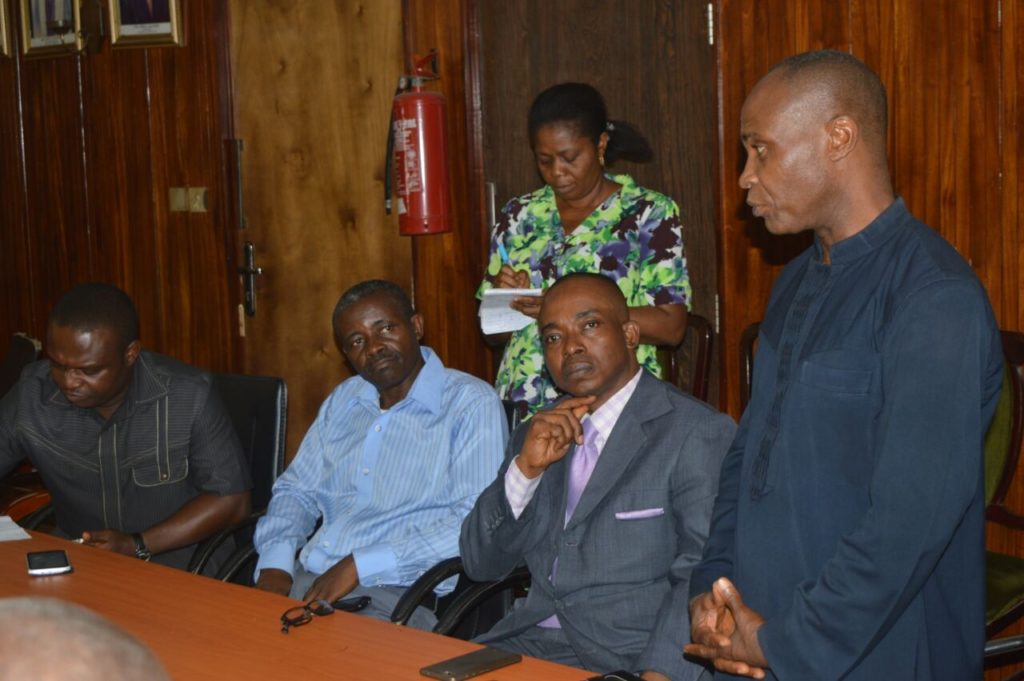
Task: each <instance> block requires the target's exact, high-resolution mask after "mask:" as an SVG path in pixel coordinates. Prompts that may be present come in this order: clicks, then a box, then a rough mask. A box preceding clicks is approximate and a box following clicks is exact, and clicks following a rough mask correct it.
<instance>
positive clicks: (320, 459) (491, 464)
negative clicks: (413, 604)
mask: <svg viewBox="0 0 1024 681" xmlns="http://www.w3.org/2000/svg"><path fill="white" fill-rule="evenodd" d="M333 324H334V333H335V336H336V338H337V340H338V343H339V345H340V346H341V349H342V351H343V353H344V354H345V357H346V359H347V360H348V361H349V363H350V364H351V365H352V368H353V369H354V370H355V371H356V373H357V374H358V375H357V376H353V377H352V378H349V379H348V380H346V381H344V382H343V383H342V384H341V385H339V386H338V387H337V388H335V390H334V392H332V393H331V395H330V396H329V397H328V398H327V400H326V401H325V402H324V404H323V406H321V408H320V413H319V415H318V416H317V418H316V421H314V423H313V425H312V427H311V428H310V429H309V431H308V432H307V433H306V437H305V438H304V439H303V441H302V444H301V445H300V446H299V451H298V454H297V455H296V457H295V459H294V461H292V463H291V465H290V466H289V467H288V469H287V470H286V471H285V472H284V473H283V474H282V475H281V477H280V478H278V479H277V482H275V483H274V495H273V498H272V499H271V502H270V506H269V508H268V509H267V514H266V515H265V516H264V517H263V518H261V519H260V522H259V525H258V526H257V528H256V537H255V544H256V550H257V551H258V552H259V554H260V559H259V563H258V564H257V566H256V576H257V584H256V585H257V586H258V587H259V588H261V589H265V590H267V591H273V592H276V593H280V594H284V595H290V596H291V597H292V598H303V599H306V600H308V599H313V598H322V599H325V600H327V601H332V602H333V601H335V600H336V599H339V598H341V597H343V596H346V595H349V594H351V595H352V596H363V595H366V596H370V597H371V599H372V601H371V603H370V606H369V607H368V608H366V609H365V610H363V611H362V612H364V613H366V614H370V615H373V616H376V617H380V618H382V619H386V618H387V617H388V616H389V615H390V614H391V610H392V609H393V607H394V604H395V602H396V601H397V600H398V597H399V596H401V594H402V592H403V591H404V587H406V586H408V585H410V584H411V583H412V582H413V581H415V580H416V578H417V577H419V576H420V575H421V574H423V572H425V571H426V570H427V569H428V568H429V567H431V566H432V565H433V564H434V563H436V562H438V561H440V560H442V559H444V558H448V557H450V556H454V555H457V554H458V550H459V528H460V526H461V524H462V519H463V518H464V517H465V516H466V514H467V513H469V511H470V509H471V508H472V507H473V503H474V502H475V501H476V498H477V496H478V495H479V494H480V491H481V490H482V489H483V488H484V487H486V486H487V484H488V483H489V482H490V481H491V479H493V477H494V475H495V472H496V471H497V470H498V466H499V465H500V464H501V460H502V453H503V451H504V447H505V442H506V440H507V439H508V428H507V425H506V421H505V417H504V412H503V410H502V408H501V403H500V401H499V400H498V397H497V395H496V393H495V392H494V390H493V389H492V388H491V387H490V386H489V385H488V384H486V383H484V382H483V381H481V380H479V379H476V378H474V377H472V376H469V375H468V374H464V373H462V372H460V371H455V370H453V369H446V368H445V367H444V366H443V365H442V364H441V361H440V360H439V359H438V358H437V356H436V355H435V354H434V353H433V351H431V350H430V349H429V348H427V347H425V346H422V347H421V346H420V344H419V341H420V339H421V338H422V336H423V319H422V317H421V316H420V315H419V314H416V313H415V312H414V311H413V308H412V304H411V303H410V301H409V298H408V297H407V296H406V295H405V293H404V292H403V291H402V289H401V288H399V287H398V286H396V285H395V284H392V283H390V282H386V281H380V280H371V281H366V282H363V283H360V284H357V285H356V286H353V287H352V288H351V289H349V290H348V291H347V292H346V293H345V294H344V295H343V296H342V297H341V299H340V300H339V301H338V305H337V306H336V307H335V310H334V316H333ZM321 518H322V519H323V523H322V525H321V527H320V528H319V529H318V530H317V531H316V533H315V534H313V536H312V537H310V536H309V535H310V534H311V533H312V532H313V529H314V527H315V525H316V522H317V520H319V519H321ZM307 538H308V541H307ZM300 548H301V549H302V550H301V552H300V553H299V557H298V560H297V561H296V560H295V553H296V551H298V550H299V549H300ZM442 589H447V590H450V589H451V585H442ZM442 589H439V591H441V590H442ZM435 621H436V620H435V618H434V615H433V613H432V612H430V611H429V610H428V609H427V608H424V607H420V608H418V609H417V612H416V613H414V615H413V617H412V618H411V619H410V620H409V624H410V625H412V626H416V627H419V628H425V629H429V628H431V627H432V626H433V625H434V623H435Z"/></svg>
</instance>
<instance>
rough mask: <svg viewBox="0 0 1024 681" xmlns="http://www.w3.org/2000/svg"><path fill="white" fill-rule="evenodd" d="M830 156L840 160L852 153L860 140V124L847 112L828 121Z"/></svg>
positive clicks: (833, 159) (831, 158)
mask: <svg viewBox="0 0 1024 681" xmlns="http://www.w3.org/2000/svg"><path fill="white" fill-rule="evenodd" d="M826 130H827V132H828V157H829V159H830V160H832V161H839V160H841V159H843V158H845V157H846V156H848V155H849V154H850V152H852V151H853V150H854V148H855V147H856V146H857V143H858V142H859V141H860V126H859V125H857V121H855V120H854V119H852V118H850V117H849V116H847V115H846V114H840V115H838V116H836V117H835V118H833V119H832V120H831V121H829V122H828V125H827V126H826Z"/></svg>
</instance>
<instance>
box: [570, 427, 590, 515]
mask: <svg viewBox="0 0 1024 681" xmlns="http://www.w3.org/2000/svg"><path fill="white" fill-rule="evenodd" d="M597 436H598V430H597V428H595V427H594V420H593V419H587V420H586V421H584V422H583V444H582V445H580V446H579V447H577V448H576V451H575V452H574V453H573V457H572V461H571V462H569V491H568V494H567V495H566V498H565V522H566V524H568V523H569V518H572V513H573V511H575V510H576V504H578V503H579V502H580V497H581V496H582V495H583V489H584V488H585V487H586V486H587V481H588V480H590V474H591V473H593V472H594V466H595V464H597Z"/></svg>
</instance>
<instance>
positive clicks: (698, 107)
mask: <svg viewBox="0 0 1024 681" xmlns="http://www.w3.org/2000/svg"><path fill="white" fill-rule="evenodd" d="M471 11H472V14H473V15H475V27H474V28H475V30H476V31H477V32H478V46H479V54H478V55H477V58H476V61H477V63H478V64H479V66H478V69H477V77H478V79H479V83H478V84H477V86H478V88H479V90H480V92H481V94H482V99H481V101H482V130H483V134H482V149H483V168H484V175H485V180H486V181H487V182H490V183H493V194H494V200H495V208H498V209H500V207H501V205H502V204H504V202H505V201H507V200H508V199H510V198H512V197H513V196H517V195H519V194H522V193H525V192H527V191H530V190H532V189H535V188H537V187H539V186H540V185H541V180H540V178H539V176H538V174H537V171H536V167H535V165H534V161H533V155H532V153H531V151H530V144H529V140H528V139H527V133H526V114H527V110H528V109H529V106H530V103H531V102H532V100H533V98H534V96H535V95H536V94H537V93H538V92H540V91H541V90H543V89H544V88H546V87H548V86H550V85H554V84H555V83H559V82H564V81H582V82H586V83H590V84H591V85H593V86H594V87H596V88H597V89H598V90H599V91H600V92H601V94H602V95H604V98H605V102H606V104H607V107H608V115H609V117H611V118H613V119H620V120H626V121H628V122H630V123H633V124H634V125H636V126H637V127H638V128H639V129H640V130H641V131H642V132H643V133H644V134H645V136H646V137H647V138H648V140H649V141H650V142H651V146H652V148H653V149H654V154H655V155H654V160H653V161H652V162H650V163H646V164H635V163H627V162H620V163H617V164H616V165H615V167H614V168H613V170H614V171H616V172H625V173H629V174H630V175H632V176H633V177H634V179H635V180H636V181H637V182H638V183H639V184H641V185H643V186H646V187H650V188H651V189H655V190H657V191H660V192H662V193H664V194H667V195H668V196H670V197H672V198H673V199H675V201H676V203H678V204H679V208H680V211H681V213H682V220H683V238H684V241H685V245H686V255H687V264H688V267H689V271H690V280H691V283H692V285H693V311H694V312H697V313H699V314H702V315H704V316H705V317H708V318H709V319H711V320H713V321H714V320H715V316H716V302H715V296H716V292H717V285H716V280H717V269H716V267H717V266H716V260H717V258H716V248H715V222H716V220H715V192H716V187H715V145H716V143H717V135H716V131H717V124H716V110H715V92H714V76H713V74H714V46H713V45H712V44H711V41H710V40H709V37H708V17H707V11H708V3H707V2H702V1H697V0H684V1H682V2H672V3H666V2H657V1H655V0H606V1H605V2H600V3H594V2H588V1H587V0H518V1H517V2H487V1H486V0H477V1H476V2H474V3H471ZM715 374H716V375H717V371H715ZM712 384H713V385H712V394H711V396H710V401H711V402H712V403H714V402H716V401H717V394H718V392H717V385H716V384H717V381H712Z"/></svg>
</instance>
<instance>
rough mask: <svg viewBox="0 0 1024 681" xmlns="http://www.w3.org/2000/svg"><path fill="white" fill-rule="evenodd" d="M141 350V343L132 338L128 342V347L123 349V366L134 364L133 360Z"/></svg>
mask: <svg viewBox="0 0 1024 681" xmlns="http://www.w3.org/2000/svg"><path fill="white" fill-rule="evenodd" d="M141 350H142V343H140V342H139V341H138V339H135V340H133V341H132V342H131V343H129V344H128V347H126V348H125V349H124V363H125V366H131V365H133V364H135V360H136V359H138V358H139V352H140V351H141Z"/></svg>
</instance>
